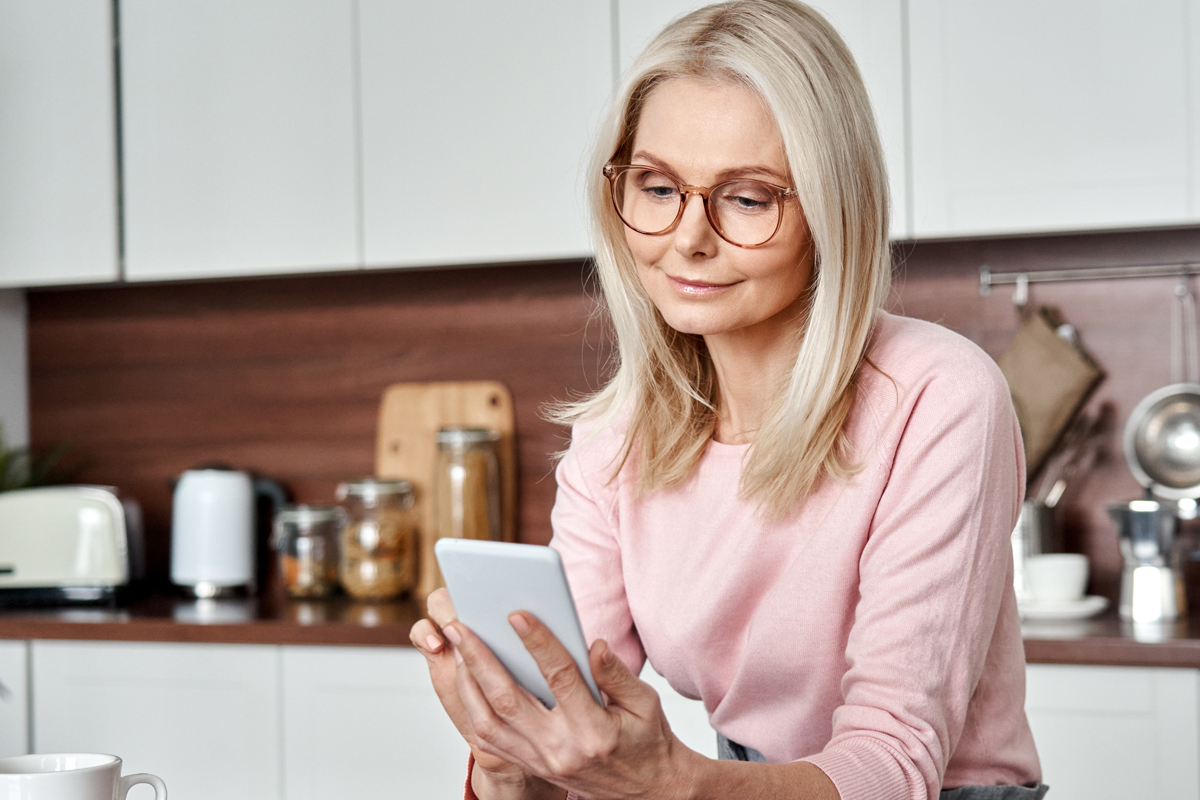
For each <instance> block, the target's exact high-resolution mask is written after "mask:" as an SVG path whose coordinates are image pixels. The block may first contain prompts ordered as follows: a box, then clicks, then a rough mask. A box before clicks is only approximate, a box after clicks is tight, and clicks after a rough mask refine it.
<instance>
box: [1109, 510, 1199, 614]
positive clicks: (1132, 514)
mask: <svg viewBox="0 0 1200 800" xmlns="http://www.w3.org/2000/svg"><path fill="white" fill-rule="evenodd" d="M1108 513H1109V515H1110V516H1112V518H1113V519H1114V520H1116V523H1117V527H1118V529H1119V533H1120V544H1121V555H1122V556H1123V557H1124V559H1125V567H1124V570H1123V571H1122V573H1121V602H1120V606H1119V609H1120V615H1121V619H1124V620H1130V621H1132V622H1169V621H1171V620H1175V619H1179V618H1180V617H1183V616H1185V615H1186V614H1187V596H1186V594H1185V592H1184V582H1183V578H1184V576H1183V554H1182V551H1181V548H1180V546H1179V540H1178V532H1179V518H1178V516H1177V514H1176V508H1175V504H1174V503H1171V504H1167V503H1160V502H1158V501H1157V500H1134V501H1132V502H1129V503H1122V504H1120V505H1114V506H1109V508H1108Z"/></svg>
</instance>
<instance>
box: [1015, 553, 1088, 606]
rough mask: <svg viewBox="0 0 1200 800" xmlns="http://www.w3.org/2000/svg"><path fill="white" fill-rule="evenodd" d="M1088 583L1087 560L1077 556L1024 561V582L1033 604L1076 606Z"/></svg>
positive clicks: (1045, 556) (1057, 555)
mask: <svg viewBox="0 0 1200 800" xmlns="http://www.w3.org/2000/svg"><path fill="white" fill-rule="evenodd" d="M1087 580H1088V560H1087V556H1084V555H1080V554H1079V553H1045V554H1042V555H1037V556H1028V557H1026V559H1025V582H1026V585H1027V586H1028V588H1029V594H1030V597H1031V599H1032V600H1033V601H1034V602H1035V603H1071V602H1078V601H1079V600H1082V599H1083V592H1084V590H1085V589H1086V588H1087Z"/></svg>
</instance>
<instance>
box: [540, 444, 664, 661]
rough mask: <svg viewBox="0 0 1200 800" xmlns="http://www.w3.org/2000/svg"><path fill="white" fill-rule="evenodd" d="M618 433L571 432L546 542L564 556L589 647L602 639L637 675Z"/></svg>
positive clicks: (639, 655)
mask: <svg viewBox="0 0 1200 800" xmlns="http://www.w3.org/2000/svg"><path fill="white" fill-rule="evenodd" d="M616 438H617V436H616V434H614V433H612V432H608V431H603V432H601V433H600V434H599V435H597V436H594V437H589V436H587V435H586V434H581V433H580V431H579V429H578V428H577V429H576V431H575V432H574V435H573V439H572V444H571V449H570V450H569V451H568V452H567V455H566V456H565V457H564V458H563V460H562V461H561V462H559V465H558V469H557V470H556V472H555V478H556V479H557V481H558V493H557V495H556V496H555V500H554V508H553V510H552V511H551V512H550V521H551V524H552V526H553V529H554V537H553V539H552V540H551V542H550V546H551V547H553V548H554V549H555V550H557V551H558V553H559V555H561V556H562V559H563V566H564V568H565V569H566V572H567V581H568V583H569V584H570V586H571V594H572V596H573V597H574V599H575V608H576V610H577V611H578V612H579V621H580V623H581V624H582V625H583V634H584V637H585V638H586V639H587V642H588V645H589V646H590V645H591V643H592V642H593V641H595V640H596V639H604V640H605V641H607V642H608V644H609V646H610V647H612V649H613V652H614V653H616V654H617V656H618V657H619V658H620V659H621V660H622V661H624V662H625V665H626V666H627V667H629V669H630V670H631V671H632V672H633V674H634V675H637V674H638V673H640V672H641V670H642V666H643V664H644V663H645V661H646V654H645V651H644V650H643V649H642V642H641V639H640V638H639V637H638V633H637V629H636V628H635V626H634V623H633V615H632V614H631V613H630V610H629V603H628V600H627V599H626V596H625V579H624V574H623V572H622V568H621V549H620V544H619V542H618V539H617V528H618V525H617V513H616V503H617V499H616V496H617V480H616V479H615V478H612V469H613V465H612V454H613V453H614V452H615V448H614V446H613V442H614V440H615V439H616Z"/></svg>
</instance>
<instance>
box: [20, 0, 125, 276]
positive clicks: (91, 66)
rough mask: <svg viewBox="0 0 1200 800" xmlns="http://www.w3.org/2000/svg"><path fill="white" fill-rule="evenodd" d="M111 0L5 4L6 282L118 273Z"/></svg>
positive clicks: (27, 0) (41, 0)
mask: <svg viewBox="0 0 1200 800" xmlns="http://www.w3.org/2000/svg"><path fill="white" fill-rule="evenodd" d="M114 98H115V93H114V89H113V49H112V3H111V2H110V0H5V2H2V3H0V286H35V285H47V284H61V283H97V282H101V281H111V280H114V279H116V277H117V273H118V258H119V255H118V245H117V230H118V228H117V225H118V223H117V145H116V111H115V102H114Z"/></svg>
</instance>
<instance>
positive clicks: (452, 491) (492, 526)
mask: <svg viewBox="0 0 1200 800" xmlns="http://www.w3.org/2000/svg"><path fill="white" fill-rule="evenodd" d="M499 439H500V434H499V433H498V432H496V431H494V430H491V429H489V428H441V429H440V430H438V432H437V462H436V464H435V467H434V488H435V491H436V492H437V535H438V538H439V539H442V538H447V537H452V538H455V539H491V540H493V541H499V540H500V539H502V538H503V536H504V533H503V531H502V530H501V529H500V468H499V465H498V462H497V460H496V442H497V441H498V440H499Z"/></svg>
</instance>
